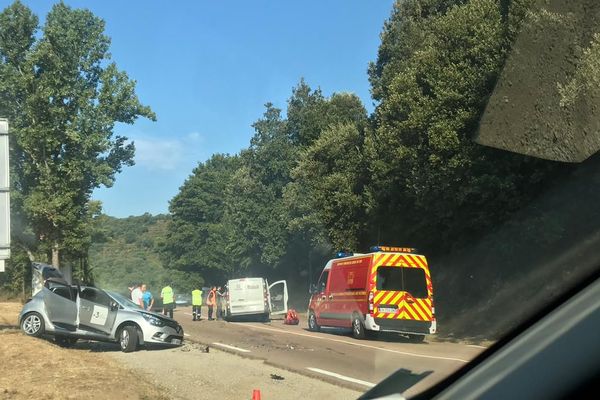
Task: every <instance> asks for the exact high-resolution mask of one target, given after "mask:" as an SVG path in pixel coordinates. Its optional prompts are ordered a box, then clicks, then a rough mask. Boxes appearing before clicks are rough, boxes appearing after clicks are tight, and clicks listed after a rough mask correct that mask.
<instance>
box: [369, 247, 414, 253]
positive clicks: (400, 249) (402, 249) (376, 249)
mask: <svg viewBox="0 0 600 400" xmlns="http://www.w3.org/2000/svg"><path fill="white" fill-rule="evenodd" d="M370 250H371V252H373V253H376V252H379V251H387V252H394V253H417V252H418V250H417V249H415V248H414V247H392V246H372V247H371V249H370Z"/></svg>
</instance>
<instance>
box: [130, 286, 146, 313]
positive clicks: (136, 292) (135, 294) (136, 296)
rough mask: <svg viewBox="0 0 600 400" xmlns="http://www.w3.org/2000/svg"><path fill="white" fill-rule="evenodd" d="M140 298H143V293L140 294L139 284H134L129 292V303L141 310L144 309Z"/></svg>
mask: <svg viewBox="0 0 600 400" xmlns="http://www.w3.org/2000/svg"><path fill="white" fill-rule="evenodd" d="M142 296H143V293H142V289H141V288H140V284H139V283H134V284H133V290H132V291H131V301H133V302H134V303H135V304H137V305H138V306H140V307H141V308H144V301H143V300H142Z"/></svg>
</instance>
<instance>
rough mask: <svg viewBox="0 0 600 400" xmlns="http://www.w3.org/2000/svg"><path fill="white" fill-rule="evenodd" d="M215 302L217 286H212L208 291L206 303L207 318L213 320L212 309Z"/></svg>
mask: <svg viewBox="0 0 600 400" xmlns="http://www.w3.org/2000/svg"><path fill="white" fill-rule="evenodd" d="M216 302H217V288H216V287H215V286H213V287H212V288H211V289H210V292H208V298H207V299H206V305H207V306H208V320H209V321H212V320H213V317H212V316H213V309H214V307H215V303H216Z"/></svg>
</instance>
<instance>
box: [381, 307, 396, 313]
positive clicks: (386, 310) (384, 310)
mask: <svg viewBox="0 0 600 400" xmlns="http://www.w3.org/2000/svg"><path fill="white" fill-rule="evenodd" d="M396 310H397V309H396V308H394V307H379V312H382V313H392V314H393V313H395V312H396Z"/></svg>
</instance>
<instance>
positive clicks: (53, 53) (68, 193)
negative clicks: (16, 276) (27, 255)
mask: <svg viewBox="0 0 600 400" xmlns="http://www.w3.org/2000/svg"><path fill="white" fill-rule="evenodd" d="M37 29H38V19H37V17H36V16H35V15H34V14H33V13H32V12H31V10H29V9H28V8H27V7H26V6H24V5H23V4H22V3H21V2H19V1H18V0H17V1H15V3H13V4H12V5H11V6H9V7H7V8H6V9H5V10H4V11H3V12H2V13H1V14H0V88H2V89H0V115H2V116H5V117H8V118H9V120H10V122H11V135H10V139H11V161H12V165H11V180H12V184H13V189H14V190H13V193H12V198H13V203H12V206H13V209H14V212H15V214H17V219H20V220H22V221H23V222H24V223H25V224H26V225H29V226H31V229H32V230H33V232H34V234H35V238H36V239H37V240H38V244H39V248H38V249H35V250H39V251H40V252H42V253H46V254H49V253H51V252H52V253H53V255H54V257H53V262H54V263H57V262H58V255H59V251H62V250H64V251H65V252H66V253H74V252H78V253H80V254H84V253H86V252H87V244H86V243H87V241H86V240H83V241H82V240H80V239H81V238H82V237H86V230H87V228H86V224H87V223H88V221H89V217H90V215H91V214H93V213H92V212H91V211H90V210H91V208H94V207H95V206H91V205H90V204H89V200H90V196H91V193H92V191H93V190H94V189H95V188H97V187H100V186H101V185H104V186H107V187H110V186H111V185H112V184H113V182H114V179H115V175H116V174H117V173H119V172H120V171H121V169H122V168H123V167H124V166H128V165H133V155H134V145H133V143H129V142H128V141H127V138H125V137H121V136H115V135H114V134H113V130H114V127H115V123H117V122H121V123H127V124H131V123H133V122H134V121H135V120H136V119H137V118H138V117H147V118H150V119H155V115H154V113H153V112H152V110H151V109H150V108H149V107H147V106H144V105H142V104H141V103H140V101H139V100H138V98H137V96H136V94H135V82H134V81H132V80H130V79H129V77H128V76H127V74H126V73H125V72H123V71H120V70H119V69H118V68H117V66H116V64H115V63H114V62H112V61H111V60H110V54H109V47H110V39H109V38H108V36H106V35H105V34H104V21H102V20H101V19H100V18H98V17H96V16H94V15H93V14H92V13H91V12H90V11H88V10H81V9H72V8H70V7H68V6H67V5H65V4H64V3H58V4H56V5H54V6H53V7H52V9H51V11H50V12H49V13H48V15H47V17H46V20H45V23H44V26H43V27H42V30H41V34H39V35H38V34H37ZM18 234H19V232H17V233H16V235H17V240H18ZM87 237H89V235H87Z"/></svg>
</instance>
